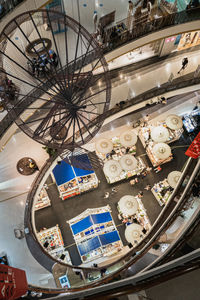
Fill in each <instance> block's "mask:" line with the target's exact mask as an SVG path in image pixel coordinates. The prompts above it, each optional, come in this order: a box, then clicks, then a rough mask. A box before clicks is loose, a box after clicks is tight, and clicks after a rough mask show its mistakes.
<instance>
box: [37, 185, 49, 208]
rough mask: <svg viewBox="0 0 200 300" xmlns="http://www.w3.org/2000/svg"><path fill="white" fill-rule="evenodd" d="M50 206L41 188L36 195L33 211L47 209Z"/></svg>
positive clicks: (44, 190)
mask: <svg viewBox="0 0 200 300" xmlns="http://www.w3.org/2000/svg"><path fill="white" fill-rule="evenodd" d="M50 205H51V201H50V199H49V196H48V194H47V191H46V189H45V188H44V187H43V188H42V189H41V191H40V193H39V195H38V198H37V200H36V203H35V205H34V209H35V210H39V209H41V208H44V207H48V206H50Z"/></svg>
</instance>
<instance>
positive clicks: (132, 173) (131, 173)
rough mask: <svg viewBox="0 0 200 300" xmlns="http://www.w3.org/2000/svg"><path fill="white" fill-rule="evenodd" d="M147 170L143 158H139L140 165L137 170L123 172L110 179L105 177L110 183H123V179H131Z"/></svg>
mask: <svg viewBox="0 0 200 300" xmlns="http://www.w3.org/2000/svg"><path fill="white" fill-rule="evenodd" d="M116 160H117V159H116ZM145 168H146V165H145V163H144V162H143V160H142V158H140V157H138V165H137V168H136V169H135V170H131V171H125V170H122V172H121V173H120V175H119V176H116V177H108V176H107V175H105V177H106V179H107V182H108V183H115V182H118V181H121V180H123V179H129V178H131V177H132V176H135V175H139V174H140V173H142V171H143V170H144V169H145Z"/></svg>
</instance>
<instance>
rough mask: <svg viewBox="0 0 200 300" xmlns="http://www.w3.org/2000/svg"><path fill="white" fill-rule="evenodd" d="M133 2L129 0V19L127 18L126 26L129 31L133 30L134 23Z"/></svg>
mask: <svg viewBox="0 0 200 300" xmlns="http://www.w3.org/2000/svg"><path fill="white" fill-rule="evenodd" d="M133 8H134V5H133V2H132V1H128V14H127V19H126V27H127V29H128V31H131V29H132V23H133Z"/></svg>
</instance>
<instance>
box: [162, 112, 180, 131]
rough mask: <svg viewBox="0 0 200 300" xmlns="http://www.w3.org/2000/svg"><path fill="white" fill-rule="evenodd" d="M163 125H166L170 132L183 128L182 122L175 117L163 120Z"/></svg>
mask: <svg viewBox="0 0 200 300" xmlns="http://www.w3.org/2000/svg"><path fill="white" fill-rule="evenodd" d="M165 123H166V124H167V127H169V128H170V129H172V130H178V129H181V128H182V127H183V121H182V120H181V118H180V117H179V116H177V115H169V116H168V117H167V119H166V120H165Z"/></svg>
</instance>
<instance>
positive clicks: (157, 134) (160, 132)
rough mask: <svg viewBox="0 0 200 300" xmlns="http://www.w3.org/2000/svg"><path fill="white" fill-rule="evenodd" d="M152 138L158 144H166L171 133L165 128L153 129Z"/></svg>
mask: <svg viewBox="0 0 200 300" xmlns="http://www.w3.org/2000/svg"><path fill="white" fill-rule="evenodd" d="M151 138H152V140H153V141H154V142H156V143H164V142H166V141H167V140H168V138H169V131H168V129H167V128H165V127H163V126H157V127H153V128H152V130H151Z"/></svg>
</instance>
